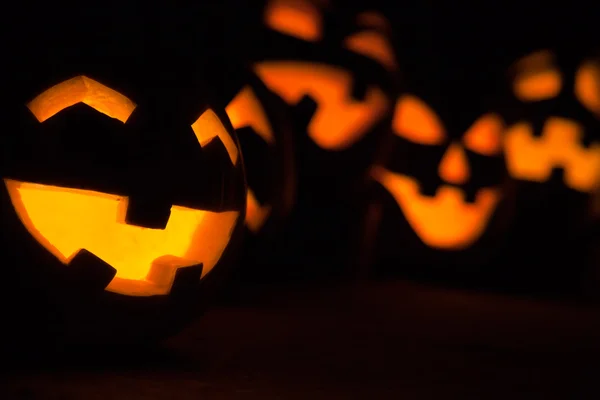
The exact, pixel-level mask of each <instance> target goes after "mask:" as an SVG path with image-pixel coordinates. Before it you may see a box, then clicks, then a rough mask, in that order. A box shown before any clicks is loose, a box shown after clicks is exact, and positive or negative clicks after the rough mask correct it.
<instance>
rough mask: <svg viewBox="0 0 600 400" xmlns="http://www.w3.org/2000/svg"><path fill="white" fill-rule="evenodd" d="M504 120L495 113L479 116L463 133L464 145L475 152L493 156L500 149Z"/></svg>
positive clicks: (498, 152)
mask: <svg viewBox="0 0 600 400" xmlns="http://www.w3.org/2000/svg"><path fill="white" fill-rule="evenodd" d="M503 130H504V122H503V121H502V119H501V118H500V117H499V116H498V115H496V114H491V113H490V114H485V115H483V116H482V117H480V118H479V119H478V120H477V121H475V123H474V124H473V125H471V127H470V128H469V130H468V131H467V132H466V133H465V135H464V137H463V142H464V144H465V147H466V148H467V149H469V150H471V151H473V152H475V153H479V154H482V155H485V156H494V155H497V154H500V152H501V151H502V131H503Z"/></svg>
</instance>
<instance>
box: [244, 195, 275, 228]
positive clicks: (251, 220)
mask: <svg viewBox="0 0 600 400" xmlns="http://www.w3.org/2000/svg"><path fill="white" fill-rule="evenodd" d="M247 201H248V203H247V205H246V226H247V227H248V229H250V231H252V232H253V233H258V231H260V229H261V228H262V227H263V225H264V224H265V221H266V220H267V218H268V217H269V214H271V206H268V205H266V206H261V205H260V203H259V202H258V200H256V196H255V195H254V192H252V190H250V189H248V195H247Z"/></svg>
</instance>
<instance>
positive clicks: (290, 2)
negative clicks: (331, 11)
mask: <svg viewBox="0 0 600 400" xmlns="http://www.w3.org/2000/svg"><path fill="white" fill-rule="evenodd" d="M264 18H265V24H266V25H267V26H268V27H269V28H271V29H273V30H276V31H278V32H281V33H284V34H286V35H289V36H294V37H296V38H298V39H302V40H306V41H311V42H316V41H318V40H320V39H321V35H322V30H323V27H322V20H321V19H322V17H321V12H320V10H319V9H318V8H317V7H316V6H315V4H313V2H311V1H308V0H271V1H269V3H268V4H267V8H266V9H265V17H264Z"/></svg>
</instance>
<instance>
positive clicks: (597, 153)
mask: <svg viewBox="0 0 600 400" xmlns="http://www.w3.org/2000/svg"><path fill="white" fill-rule="evenodd" d="M569 47H570V46H569ZM509 84H510V85H508V88H507V89H508V90H507V91H508V92H509V93H508V95H507V99H508V101H507V104H506V107H505V110H504V112H503V114H504V115H505V118H506V119H507V120H508V122H509V126H508V128H507V130H506V142H505V151H506V160H507V168H508V172H509V174H510V176H511V177H512V178H513V179H514V181H515V186H516V190H515V196H516V197H515V199H516V211H517V214H516V219H515V221H516V222H515V225H514V227H513V231H514V234H513V235H512V241H511V242H512V246H513V247H512V248H513V251H512V252H511V253H510V254H514V256H515V257H516V254H518V257H520V259H521V260H523V262H525V263H527V264H529V265H530V267H529V268H527V269H524V271H523V278H524V279H525V280H527V281H528V282H529V283H530V284H533V285H535V286H539V287H541V288H544V287H545V288H546V289H550V290H553V291H554V290H561V291H563V290H577V287H579V286H580V284H581V282H580V280H581V279H582V278H581V276H582V275H581V274H582V271H581V269H582V268H584V265H585V261H584V259H583V258H582V257H584V255H585V254H587V251H586V250H585V249H584V243H587V242H589V240H588V239H587V238H586V236H587V235H588V234H589V233H586V232H590V231H591V229H590V224H591V223H592V214H593V207H591V206H590V205H591V204H593V192H594V191H595V190H596V188H597V187H598V185H599V184H600V133H599V132H600V58H599V57H597V56H595V55H594V54H593V53H592V52H588V53H585V52H583V51H581V50H580V49H579V48H578V49H577V50H573V49H571V48H565V49H564V51H563V50H561V49H558V50H556V51H551V50H538V51H534V52H530V53H529V54H527V55H525V56H523V57H522V58H520V59H519V60H518V61H517V62H515V63H514V64H513V66H512V67H511V68H510V71H509ZM508 262H509V263H510V260H509V261H508ZM566 265H568V266H569V268H568V269H569V270H568V271H566V270H565V266H566ZM546 289H544V290H546Z"/></svg>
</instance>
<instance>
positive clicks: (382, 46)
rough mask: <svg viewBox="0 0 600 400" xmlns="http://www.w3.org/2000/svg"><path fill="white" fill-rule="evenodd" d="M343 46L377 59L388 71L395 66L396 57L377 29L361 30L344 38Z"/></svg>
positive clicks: (392, 69)
mask: <svg viewBox="0 0 600 400" xmlns="http://www.w3.org/2000/svg"><path fill="white" fill-rule="evenodd" d="M344 47H346V48H347V49H349V50H352V51H354V52H355V53H359V54H362V55H364V56H367V57H369V58H372V59H373V60H376V61H378V62H379V63H381V65H383V66H384V67H385V68H387V69H388V70H390V71H394V70H395V69H396V68H397V63H396V57H395V56H394V50H393V49H392V47H391V45H390V43H389V41H388V40H387V38H386V37H385V36H384V35H382V34H381V33H379V32H377V31H372V30H368V31H362V32H358V33H355V34H353V35H351V36H349V37H347V38H346V39H344Z"/></svg>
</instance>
